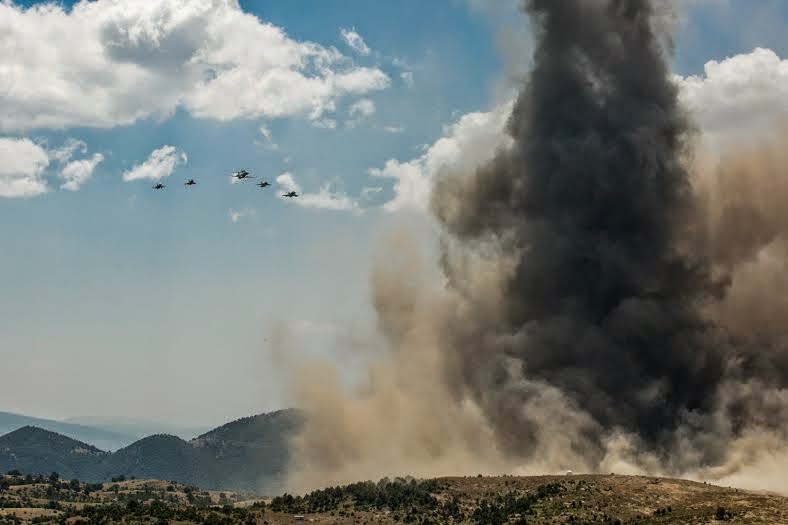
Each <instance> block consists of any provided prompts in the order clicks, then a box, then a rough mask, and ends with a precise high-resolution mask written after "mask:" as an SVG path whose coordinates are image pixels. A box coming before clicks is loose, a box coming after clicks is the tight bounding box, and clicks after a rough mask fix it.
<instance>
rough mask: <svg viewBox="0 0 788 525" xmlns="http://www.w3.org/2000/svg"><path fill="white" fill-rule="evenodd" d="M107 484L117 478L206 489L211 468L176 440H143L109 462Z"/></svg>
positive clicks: (164, 437) (105, 467) (105, 470)
mask: <svg viewBox="0 0 788 525" xmlns="http://www.w3.org/2000/svg"><path fill="white" fill-rule="evenodd" d="M102 471H103V476H102V478H103V479H104V480H107V479H110V478H112V477H117V476H121V475H122V476H125V477H127V478H131V477H136V478H157V479H169V480H177V481H179V482H181V483H193V484H196V485H200V486H207V485H208V483H206V482H207V479H208V476H206V471H208V472H210V471H211V468H210V466H209V465H208V464H207V462H206V461H204V458H203V457H202V455H201V454H200V452H199V451H198V450H196V449H195V448H194V447H192V446H191V445H190V444H189V443H188V442H186V441H184V440H182V439H180V438H179V437H176V436H168V435H164V434H158V435H155V436H149V437H146V438H143V439H141V440H139V441H137V442H136V443H133V444H131V445H129V446H128V447H125V448H122V449H120V450H118V451H117V452H115V453H114V454H112V455H110V456H109V457H107V458H106V460H105V461H104V463H103V468H102Z"/></svg>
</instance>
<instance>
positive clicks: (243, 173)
mask: <svg viewBox="0 0 788 525" xmlns="http://www.w3.org/2000/svg"><path fill="white" fill-rule="evenodd" d="M232 176H233V177H234V178H236V179H238V180H243V179H253V178H254V177H252V176H251V175H250V174H249V172H248V171H246V170H240V171H234V172H233V175H232Z"/></svg>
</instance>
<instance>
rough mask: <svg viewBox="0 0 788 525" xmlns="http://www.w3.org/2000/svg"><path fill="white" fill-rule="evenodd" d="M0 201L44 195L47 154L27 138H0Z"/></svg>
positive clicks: (47, 163) (47, 162)
mask: <svg viewBox="0 0 788 525" xmlns="http://www.w3.org/2000/svg"><path fill="white" fill-rule="evenodd" d="M0 159H2V162H0V197H34V196H36V195H40V194H42V193H45V192H46V191H47V183H46V180H44V178H43V174H44V171H45V170H46V169H47V166H49V155H48V154H47V151H46V150H45V149H44V148H43V147H41V146H39V145H38V144H36V143H35V142H33V141H32V140H30V139H27V138H10V137H0Z"/></svg>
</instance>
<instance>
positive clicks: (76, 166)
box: [58, 153, 104, 191]
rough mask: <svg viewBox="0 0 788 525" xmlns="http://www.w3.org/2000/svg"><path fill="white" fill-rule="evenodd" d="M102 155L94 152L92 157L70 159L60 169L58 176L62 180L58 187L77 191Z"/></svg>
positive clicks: (99, 161) (88, 177)
mask: <svg viewBox="0 0 788 525" xmlns="http://www.w3.org/2000/svg"><path fill="white" fill-rule="evenodd" d="M103 160H104V155H102V154H101V153H94V154H93V156H92V157H90V158H88V159H82V160H72V161H70V162H68V163H67V164H66V165H65V166H63V169H61V170H60V173H59V174H58V177H60V178H61V179H62V180H63V184H61V185H60V187H61V188H62V189H64V190H69V191H77V190H79V188H80V187H81V186H82V185H83V184H85V183H86V182H87V181H88V180H90V178H91V177H92V176H93V171H94V170H95V169H96V166H98V165H99V164H100V163H101V162H102V161H103Z"/></svg>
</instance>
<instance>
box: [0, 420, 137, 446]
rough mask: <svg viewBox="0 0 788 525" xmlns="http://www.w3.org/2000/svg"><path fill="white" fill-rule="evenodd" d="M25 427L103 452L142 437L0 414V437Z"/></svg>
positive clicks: (73, 424)
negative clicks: (75, 441) (34, 428)
mask: <svg viewBox="0 0 788 525" xmlns="http://www.w3.org/2000/svg"><path fill="white" fill-rule="evenodd" d="M25 426H34V427H38V428H42V429H44V430H49V431H51V432H57V433H58V434H63V435H64V436H68V437H70V438H73V439H76V440H79V441H84V442H86V443H91V444H93V445H94V446H96V447H98V448H100V449H102V450H117V449H119V448H121V447H125V446H126V445H128V444H130V443H133V442H134V441H136V440H137V439H139V438H140V436H137V435H133V434H126V433H123V432H114V431H111V430H107V429H104V428H97V427H94V426H89V425H83V424H76V423H68V422H63V421H55V420H52V419H42V418H37V417H30V416H23V415H20V414H12V413H10V412H0V435H3V434H7V433H9V432H12V431H14V430H17V429H19V428H22V427H25Z"/></svg>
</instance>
